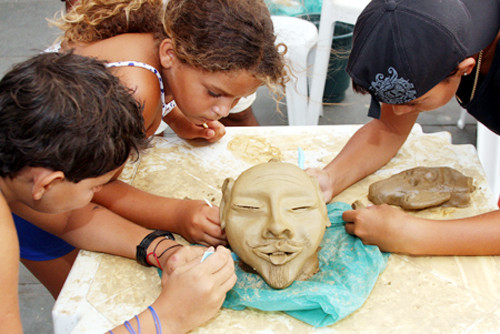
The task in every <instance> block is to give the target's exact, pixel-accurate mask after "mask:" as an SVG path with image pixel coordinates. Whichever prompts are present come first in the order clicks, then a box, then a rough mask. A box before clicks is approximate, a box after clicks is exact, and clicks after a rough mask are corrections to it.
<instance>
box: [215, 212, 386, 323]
mask: <svg viewBox="0 0 500 334" xmlns="http://www.w3.org/2000/svg"><path fill="white" fill-rule="evenodd" d="M327 207H328V216H329V218H330V221H331V223H332V225H331V226H330V227H328V228H327V229H326V232H325V236H324V237H323V242H322V243H321V250H320V252H319V262H320V271H319V272H318V273H317V274H315V275H314V276H313V277H311V278H310V279H308V280H307V281H295V282H294V283H293V284H292V285H290V286H289V287H288V288H286V289H282V290H275V289H273V288H271V287H269V286H268V285H267V284H266V283H265V281H264V280H263V279H262V278H261V277H260V276H259V275H257V274H250V273H246V272H244V271H243V270H241V269H240V268H239V266H235V267H236V275H237V276H238V281H237V282H236V285H235V286H234V287H233V289H232V290H231V291H229V292H228V293H227V296H226V300H225V301H224V304H223V307H227V308H231V309H235V310H243V309H245V308H247V307H250V308H255V309H259V310H263V311H284V312H286V313H287V314H289V315H291V316H292V317H295V318H297V319H299V320H301V321H303V322H306V323H308V324H310V325H312V326H315V327H322V326H328V325H331V324H333V323H335V322H337V321H339V320H341V319H343V318H345V317H346V316H348V315H349V314H351V313H352V312H354V311H355V310H357V309H358V308H359V307H361V306H362V305H363V303H364V302H365V300H366V299H367V298H368V296H369V294H370V292H371V290H372V289H373V286H374V284H375V282H376V280H377V278H378V276H379V274H380V273H381V272H382V271H383V270H384V269H385V267H386V264H387V260H388V258H389V254H388V253H382V252H381V251H380V250H379V249H378V247H376V246H366V245H363V243H362V242H361V240H360V239H358V238H356V237H354V236H351V235H349V234H348V233H347V232H346V231H345V229H344V223H345V222H344V221H343V220H342V213H343V212H344V211H345V210H350V209H351V207H350V205H349V204H347V203H342V202H337V203H332V204H328V206H327Z"/></svg>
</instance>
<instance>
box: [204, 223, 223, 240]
mask: <svg viewBox="0 0 500 334" xmlns="http://www.w3.org/2000/svg"><path fill="white" fill-rule="evenodd" d="M203 229H204V232H205V234H208V235H209V236H211V237H213V238H216V239H221V240H225V239H226V232H224V231H223V230H222V228H221V227H220V225H219V224H217V223H213V222H209V223H208V224H205V225H204V226H203Z"/></svg>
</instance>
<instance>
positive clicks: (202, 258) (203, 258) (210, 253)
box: [200, 251, 214, 263]
mask: <svg viewBox="0 0 500 334" xmlns="http://www.w3.org/2000/svg"><path fill="white" fill-rule="evenodd" d="M213 253H214V252H213V251H205V253H203V256H202V257H201V261H200V263H202V262H203V261H205V259H206V258H207V257H209V256H210V255H212V254H213Z"/></svg>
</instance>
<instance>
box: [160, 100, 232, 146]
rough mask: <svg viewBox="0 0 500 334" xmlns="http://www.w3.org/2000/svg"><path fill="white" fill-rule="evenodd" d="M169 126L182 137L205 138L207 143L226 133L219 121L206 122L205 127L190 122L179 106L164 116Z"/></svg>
mask: <svg viewBox="0 0 500 334" xmlns="http://www.w3.org/2000/svg"><path fill="white" fill-rule="evenodd" d="M165 121H166V122H167V123H168V125H169V126H170V128H172V130H174V132H175V133H176V134H177V135H178V136H179V137H180V138H183V139H205V140H206V141H208V142H209V143H213V142H216V141H218V140H219V139H220V138H222V137H223V136H224V135H225V134H226V128H225V127H224V125H222V123H221V122H219V121H211V122H207V123H206V125H207V127H205V126H203V125H201V124H200V125H197V124H194V123H191V122H190V121H189V120H188V119H187V118H186V116H184V115H183V114H182V112H181V111H180V110H179V108H174V110H172V111H171V112H170V114H168V115H167V116H166V117H165Z"/></svg>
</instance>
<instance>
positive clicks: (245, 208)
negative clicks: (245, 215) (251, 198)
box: [234, 204, 260, 210]
mask: <svg viewBox="0 0 500 334" xmlns="http://www.w3.org/2000/svg"><path fill="white" fill-rule="evenodd" d="M234 206H235V207H236V208H238V209H244V210H259V209H260V207H258V206H253V205H241V204H235V205H234Z"/></svg>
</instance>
